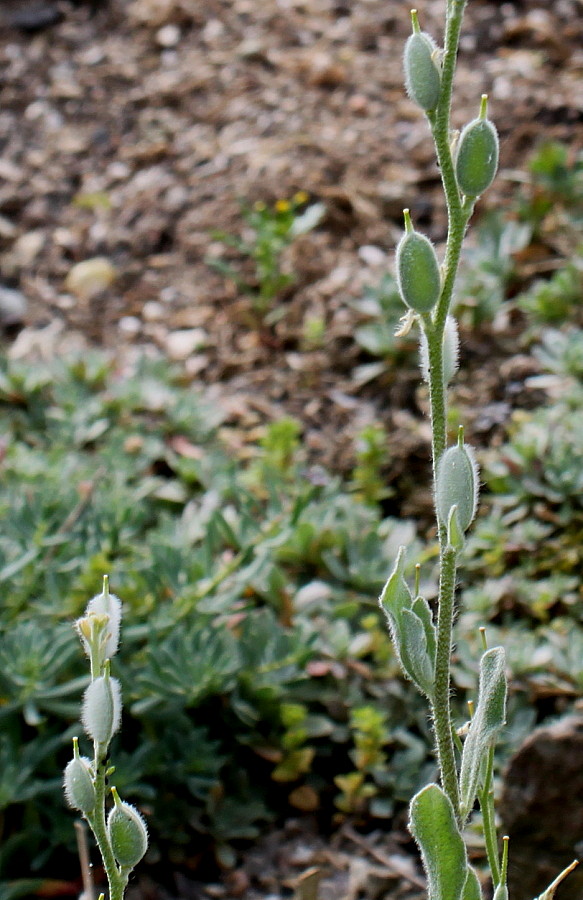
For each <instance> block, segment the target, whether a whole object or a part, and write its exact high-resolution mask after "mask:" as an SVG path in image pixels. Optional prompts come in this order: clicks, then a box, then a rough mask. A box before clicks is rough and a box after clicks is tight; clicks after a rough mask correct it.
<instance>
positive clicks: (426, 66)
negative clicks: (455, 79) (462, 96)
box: [403, 31, 441, 112]
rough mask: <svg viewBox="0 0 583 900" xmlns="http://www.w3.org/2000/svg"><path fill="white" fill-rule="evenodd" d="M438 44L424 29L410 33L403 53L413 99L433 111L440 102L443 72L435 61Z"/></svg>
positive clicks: (409, 91) (410, 95) (422, 106)
mask: <svg viewBox="0 0 583 900" xmlns="http://www.w3.org/2000/svg"><path fill="white" fill-rule="evenodd" d="M436 52H437V45H436V43H435V41H434V40H433V38H432V37H431V36H430V35H429V34H426V33H425V32H424V31H414V32H413V34H411V35H409V37H408V39H407V43H406V44H405V52H404V54H403V69H404V71H405V87H406V88H407V93H408V94H409V97H410V98H411V100H413V102H414V103H416V104H417V106H420V107H421V109H424V110H425V112H431V110H433V109H435V107H436V106H437V104H438V103H439V95H440V93H441V73H440V71H439V69H438V67H437V65H436V62H435V54H436Z"/></svg>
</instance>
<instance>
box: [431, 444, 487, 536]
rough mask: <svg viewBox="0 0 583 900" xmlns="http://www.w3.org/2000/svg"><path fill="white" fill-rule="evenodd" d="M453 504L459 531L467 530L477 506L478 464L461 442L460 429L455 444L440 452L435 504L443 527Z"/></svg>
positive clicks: (470, 450)
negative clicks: (455, 508)
mask: <svg viewBox="0 0 583 900" xmlns="http://www.w3.org/2000/svg"><path fill="white" fill-rule="evenodd" d="M452 506H455V507H457V510H456V511H457V519H458V525H459V527H460V529H461V531H462V532H464V531H467V529H468V528H469V526H470V523H471V522H472V520H473V518H474V516H475V515H476V509H477V507H478V464H477V462H476V460H475V457H474V452H473V450H472V448H471V447H469V446H468V445H467V444H464V439H463V429H460V436H459V440H458V443H457V444H456V445H455V447H449V448H448V449H447V450H446V451H445V453H443V455H442V456H441V458H440V460H439V463H438V465H437V475H436V479H435V507H436V509H437V514H438V516H439V518H440V520H441V522H442V523H443V525H445V526H446V527H447V525H448V522H449V516H450V512H451V508H452Z"/></svg>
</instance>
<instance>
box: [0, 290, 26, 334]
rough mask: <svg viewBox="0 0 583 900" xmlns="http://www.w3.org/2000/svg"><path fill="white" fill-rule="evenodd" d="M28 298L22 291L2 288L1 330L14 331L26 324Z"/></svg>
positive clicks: (0, 294)
mask: <svg viewBox="0 0 583 900" xmlns="http://www.w3.org/2000/svg"><path fill="white" fill-rule="evenodd" d="M26 308H27V303H26V297H25V296H24V294H22V293H21V292H20V291H15V290H13V289H12V288H7V287H1V286H0V328H2V329H3V330H6V329H8V330H12V329H14V328H18V327H19V326H21V325H22V324H23V322H24V317H25V316H26Z"/></svg>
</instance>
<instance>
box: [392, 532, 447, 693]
mask: <svg viewBox="0 0 583 900" xmlns="http://www.w3.org/2000/svg"><path fill="white" fill-rule="evenodd" d="M404 567H405V548H404V547H400V548H399V554H398V556H397V561H396V563H395V567H394V569H393V571H392V573H391V575H390V576H389V579H388V581H387V583H386V585H385V587H384V588H383V592H382V594H381V596H380V598H379V604H380V606H381V607H382V609H383V610H384V613H385V615H386V617H387V622H388V624H389V628H390V631H391V638H392V640H393V643H394V645H395V651H396V653H397V656H398V658H399V662H400V663H401V667H402V669H403V671H404V673H405V675H406V676H407V677H408V678H410V679H411V681H412V682H413V683H414V684H415V685H416V686H417V687H418V688H419V690H420V691H421V692H422V693H423V694H425V695H426V696H427V697H428V698H429V699H431V697H432V692H433V682H434V671H435V629H434V627H433V622H432V621H431V611H430V609H429V607H428V606H427V604H426V603H425V601H424V600H422V598H420V597H419V598H418V599H417V600H415V603H414V602H413V597H412V595H411V591H410V590H409V587H408V585H407V582H406V581H405V578H404V575H403V570H404ZM423 604H425V606H424V605H423ZM414 606H415V611H413V607H414ZM417 610H419V614H418V613H417Z"/></svg>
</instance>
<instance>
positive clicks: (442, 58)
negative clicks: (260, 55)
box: [380, 0, 508, 900]
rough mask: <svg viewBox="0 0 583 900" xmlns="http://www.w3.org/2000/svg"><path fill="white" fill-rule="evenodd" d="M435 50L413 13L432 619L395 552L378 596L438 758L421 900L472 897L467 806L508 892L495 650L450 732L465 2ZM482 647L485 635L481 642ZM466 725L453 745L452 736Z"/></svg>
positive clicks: (413, 823) (411, 71)
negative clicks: (423, 170) (432, 190)
mask: <svg viewBox="0 0 583 900" xmlns="http://www.w3.org/2000/svg"><path fill="white" fill-rule="evenodd" d="M446 3H447V7H446V24H445V36H444V47H443V49H442V50H440V49H439V48H438V47H437V45H436V43H435V41H434V39H433V38H432V37H431V36H430V35H428V34H426V33H425V32H423V31H421V27H420V25H419V21H418V17H417V12H416V11H415V10H413V11H412V12H411V19H412V34H411V36H410V37H409V39H408V41H407V44H406V47H405V53H404V69H405V85H406V88H407V92H408V94H409V96H410V98H411V99H412V100H413V101H414V102H415V103H416V104H417V105H418V106H419V107H420V108H421V109H422V110H423V112H424V113H425V116H426V117H427V121H428V123H429V127H430V129H431V134H432V136H433V141H434V144H435V150H436V155H437V161H438V163H439V167H440V172H441V179H442V184H443V190H444V194H445V202H446V206H447V215H448V233H447V244H446V249H445V255H444V259H443V260H442V261H441V262H440V261H439V260H438V258H437V254H436V251H435V249H434V247H433V245H432V244H431V242H430V240H429V239H428V238H427V237H426V236H425V235H423V234H421V233H420V232H419V231H416V230H415V227H414V223H413V222H412V221H411V217H410V214H409V210H405V211H404V218H405V231H404V234H403V237H402V239H401V241H400V242H399V245H398V247H397V260H396V263H397V265H396V267H397V284H398V289H399V293H400V296H401V299H402V301H403V303H404V304H405V306H406V307H407V314H406V316H405V317H404V320H403V327H402V329H401V333H403V334H404V333H407V332H408V331H409V329H410V328H411V327H412V326H413V324H414V323H417V324H418V325H419V328H420V332H421V339H420V352H421V369H422V373H423V377H424V379H425V380H426V381H427V383H428V385H429V399H430V416H431V431H432V460H433V488H434V489H433V497H434V504H435V513H436V520H437V533H438V539H439V588H438V603H437V616H436V618H435V620H434V616H433V614H432V612H431V609H430V607H429V605H428V603H427V602H426V600H425V599H424V598H423V597H421V596H419V595H418V590H417V587H416V589H415V591H414V592H412V591H411V590H410V589H409V586H408V585H407V582H406V580H405V577H404V572H405V548H404V547H402V548H401V550H400V552H399V556H398V559H397V562H396V564H395V568H394V570H393V572H392V573H391V575H390V577H389V579H388V581H387V583H386V585H385V588H384V590H383V592H382V594H381V597H380V604H381V607H382V608H383V610H384V612H385V614H386V617H387V620H388V625H389V628H390V631H391V635H392V638H393V642H394V645H395V649H396V653H397V656H398V658H399V661H400V663H401V666H402V668H403V671H404V673H405V675H406V676H407V678H409V679H410V680H411V681H412V682H413V683H414V684H415V685H416V686H417V688H418V689H419V691H420V692H421V693H422V694H424V695H425V697H426V698H427V700H428V702H429V704H430V708H431V717H432V722H433V732H434V736H435V744H436V751H437V758H438V762H439V773H440V778H439V781H440V783H439V784H429V785H427V786H426V787H424V788H423V789H422V790H421V791H419V793H418V794H416V796H415V797H413V799H412V801H411V806H410V825H409V827H410V830H411V833H412V834H413V837H414V838H415V840H416V842H417V844H418V846H419V849H420V852H421V857H422V860H423V865H424V869H425V872H426V876H427V887H428V900H470V898H471V900H479V898H481V897H482V888H481V884H480V881H479V879H478V877H477V875H476V873H475V871H474V870H473V868H472V867H471V866H470V864H469V861H468V853H467V849H466V846H465V843H464V837H463V829H464V826H465V824H466V822H467V821H468V819H469V817H470V816H471V814H472V812H473V810H474V807H475V805H476V803H477V804H478V805H479V807H480V812H481V816H482V824H483V830H484V839H485V846H486V851H487V857H488V864H489V870H490V875H491V880H492V886H493V891H494V897H495V898H496V900H503V898H507V897H508V891H507V887H506V871H507V863H508V847H507V840H505V842H504V850H503V852H502V853H501V852H500V846H499V840H498V835H497V832H496V823H495V815H494V805H493V804H494V801H493V785H492V782H493V767H494V743H495V740H496V737H497V735H498V733H499V732H500V730H501V729H502V727H503V726H504V724H505V716H506V694H507V682H506V672H505V668H506V664H505V654H504V650H503V648H502V647H494V648H491V649H488V647H487V646H484V653H483V656H482V659H481V661H480V677H479V686H478V693H477V700H476V702H475V703H473V704H472V709H473V714H472V717H471V721H470V723H469V726H468V727H467V728H464V729H461V730H460V733H456V728H455V726H454V722H453V721H452V712H451V705H450V698H451V689H452V686H451V652H452V632H453V625H454V593H455V586H456V578H457V568H458V564H459V561H460V557H461V554H462V552H463V548H464V542H465V532H466V531H467V529H468V528H469V527H470V525H471V523H472V521H473V519H474V517H475V515H476V509H477V502H478V467H477V463H476V461H475V457H474V453H473V450H472V448H471V447H469V446H468V445H467V444H466V443H465V441H464V435H463V428H462V429H460V432H459V434H458V439H457V441H456V442H454V443H453V444H451V445H449V444H448V434H447V427H446V423H447V386H448V383H449V382H450V380H451V379H452V378H453V377H454V375H455V372H456V370H457V362H458V360H457V356H458V350H457V346H458V339H457V326H456V323H455V320H454V318H453V317H452V314H451V312H452V299H453V291H454V285H455V281H456V274H457V270H458V266H459V260H460V253H461V249H462V243H463V239H464V235H465V232H466V228H467V226H468V222H469V220H470V217H471V215H472V213H473V210H474V206H475V203H476V200H477V199H478V198H479V196H480V195H481V194H482V193H483V192H484V191H485V190H486V189H487V188H488V187H489V186H490V184H491V183H492V181H493V179H494V177H495V174H496V169H497V167H498V135H497V132H496V128H495V126H494V125H493V123H492V122H491V121H490V119H489V118H488V109H487V97H486V95H483V96H482V98H481V101H480V104H479V111H478V115H477V116H476V118H474V119H473V120H472V121H471V122H469V123H468V124H467V125H466V126H465V128H463V130H462V131H461V133H460V134H459V135H458V136H457V137H455V138H454V139H453V141H452V129H451V124H450V113H451V100H452V87H453V78H454V73H455V68H456V58H457V51H458V43H459V36H460V30H461V26H462V17H463V13H464V6H465V2H464V0H446ZM484 644H485V640H484ZM462 732H463V733H465V740H464V743H463V745H462V743H461V735H462Z"/></svg>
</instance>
